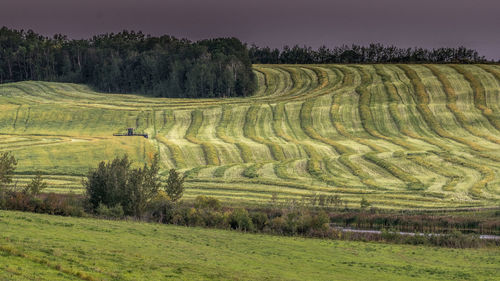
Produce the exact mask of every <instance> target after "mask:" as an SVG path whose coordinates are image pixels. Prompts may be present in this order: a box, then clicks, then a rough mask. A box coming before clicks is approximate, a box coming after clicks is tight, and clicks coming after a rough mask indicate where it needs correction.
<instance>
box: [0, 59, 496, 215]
mask: <svg viewBox="0 0 500 281" xmlns="http://www.w3.org/2000/svg"><path fill="white" fill-rule="evenodd" d="M254 70H255V73H256V75H257V82H258V90H257V92H256V94H255V95H254V96H252V97H247V98H225V99H164V98H149V97H144V96H139V95H126V94H102V93H97V92H94V91H92V90H91V89H90V88H88V87H86V86H84V85H77V84H67V83H49V82H33V81H27V82H19V83H10V84H3V85H0V152H3V151H11V152H12V153H13V154H14V155H15V156H16V158H18V159H19V165H18V169H17V174H18V175H17V176H16V181H15V183H13V185H16V182H17V186H18V187H19V186H22V185H24V184H26V183H27V182H28V181H29V179H30V178H31V177H32V176H33V175H34V174H36V173H37V172H41V173H42V174H44V175H46V176H47V177H48V182H49V188H48V189H47V191H48V192H50V191H55V192H76V193H81V192H83V190H82V188H81V185H80V182H81V177H82V176H84V175H85V174H86V172H87V171H88V169H89V168H91V167H95V166H96V165H97V163H98V162H99V161H102V160H109V159H112V158H114V157H115V156H120V155H122V154H124V153H128V154H129V155H130V157H131V158H132V159H133V160H134V161H136V162H138V163H140V164H142V163H144V162H147V161H148V160H149V159H151V157H152V155H154V153H156V152H158V153H160V157H161V161H162V165H163V169H162V172H161V173H162V175H166V172H167V170H168V169H170V168H176V169H180V170H181V171H183V172H186V173H187V174H188V175H189V177H188V179H187V187H188V189H187V191H186V198H193V197H195V196H196V195H199V194H204V195H213V196H216V197H218V198H220V199H223V200H227V201H231V200H235V201H234V202H238V204H249V205H255V204H256V205H259V204H266V203H267V202H268V200H269V198H271V196H272V194H274V193H276V194H278V197H279V198H281V200H291V199H296V200H299V199H301V198H302V197H304V196H309V195H312V194H314V193H315V192H320V193H324V194H330V195H331V194H336V195H339V196H340V197H341V198H342V199H344V200H345V201H346V202H347V203H348V205H349V206H356V205H357V204H359V202H360V200H361V198H362V197H365V198H366V199H367V200H368V201H369V202H371V203H372V205H373V206H375V207H379V208H392V209H401V208H413V209H422V208H424V209H434V208H455V207H480V206H498V204H499V203H500V127H498V124H500V123H498V120H500V106H499V103H500V68H499V67H498V66H491V65H390V64H388V65H375V66H374V65H255V66H254ZM128 127H133V128H136V130H137V131H140V132H144V133H148V134H149V136H150V137H149V138H148V139H145V138H142V137H113V133H118V132H125V129H126V128H128ZM49 176H50V177H49ZM63 176H66V177H67V178H65V179H64V180H59V179H56V178H54V177H63ZM51 177H52V178H51ZM409 195H411V197H408V196H409ZM428 199H431V200H428Z"/></svg>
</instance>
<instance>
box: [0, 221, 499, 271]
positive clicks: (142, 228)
mask: <svg viewBox="0 0 500 281" xmlns="http://www.w3.org/2000/svg"><path fill="white" fill-rule="evenodd" d="M0 229H2V231H1V232H0V280H13V279H15V280H32V279H36V280H72V279H74V280H79V279H87V280H101V279H103V280H114V279H119V280H165V279H172V280H213V279H217V280H228V279H231V280H366V279H367V278H368V279H370V280H408V279H409V278H411V279H412V280H493V279H494V278H495V276H496V274H498V264H499V263H500V252H499V250H498V249H477V250H455V249H442V248H429V247H416V246H403V245H389V244H387V245H386V244H380V243H362V242H345V241H328V240H319V239H303V238H289V237H275V236H268V235H256V234H243V233H239V232H231V231H222V230H209V229H200V228H184V227H176V226H165V225H156V224H144V223H135V222H115V221H103V220H95V219H80V218H67V217H57V216H47V215H39V214H29V213H20V212H7V211H1V212H0Z"/></svg>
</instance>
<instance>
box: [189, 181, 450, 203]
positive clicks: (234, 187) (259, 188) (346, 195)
mask: <svg viewBox="0 0 500 281" xmlns="http://www.w3.org/2000/svg"><path fill="white" fill-rule="evenodd" d="M189 182H190V183H197V184H196V187H195V188H194V189H198V190H210V194H214V193H217V194H222V193H224V194H227V195H228V196H232V195H234V194H235V193H239V194H241V193H245V192H246V193H255V194H263V196H262V197H263V198H269V197H270V196H271V194H270V190H269V187H267V186H273V187H275V186H276V185H275V184H273V183H266V182H263V183H261V182H256V181H253V180H238V181H204V180H199V181H189ZM280 183H282V182H280ZM221 184H224V185H229V184H231V185H230V186H227V187H226V186H221ZM241 184H250V185H252V186H248V187H245V186H242V187H238V185H240V186H241ZM285 184H286V183H285ZM284 187H286V188H287V189H289V190H283V194H288V195H289V196H295V197H297V196H303V195H311V193H310V192H315V193H317V194H325V195H335V194H337V195H340V196H342V198H343V200H346V201H349V202H351V200H353V202H355V203H358V204H359V195H360V194H369V195H370V198H371V199H373V200H371V201H373V202H374V203H375V202H378V203H379V204H382V205H391V206H393V205H396V206H406V207H422V206H427V207H431V208H432V207H440V206H444V205H445V204H449V203H446V202H443V201H442V200H437V199H434V198H422V197H413V196H411V197H407V196H404V195H400V196H397V195H396V196H387V197H386V196H385V195H379V194H374V193H367V192H366V190H359V191H357V192H352V191H353V190H349V189H336V188H335V189H330V190H324V189H317V188H309V187H305V188H301V187H295V186H289V185H285V186H284ZM189 189H193V188H189V187H188V190H189ZM295 190H296V191H295ZM280 194H282V193H281V192H280ZM264 195H267V196H264ZM395 200H401V201H395Z"/></svg>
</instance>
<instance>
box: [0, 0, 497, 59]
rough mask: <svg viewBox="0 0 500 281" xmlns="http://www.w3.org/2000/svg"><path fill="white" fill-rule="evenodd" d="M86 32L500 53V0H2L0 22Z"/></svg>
mask: <svg viewBox="0 0 500 281" xmlns="http://www.w3.org/2000/svg"><path fill="white" fill-rule="evenodd" d="M4 25H5V26H8V27H11V28H17V29H21V28H23V29H33V30H35V31H36V32H38V33H42V34H44V35H53V34H54V33H62V34H66V35H68V36H69V37H71V38H82V37H85V38H86V37H89V36H91V35H93V34H98V33H104V32H117V31H121V30H123V29H128V30H132V29H133V30H142V31H143V32H144V33H150V34H153V35H160V34H169V35H174V36H176V37H180V38H188V39H191V40H198V39H204V38H212V37H221V36H224V37H226V36H235V37H238V38H240V39H241V40H242V41H244V42H247V43H255V44H257V45H259V46H266V45H267V46H271V47H282V46H283V45H285V44H288V45H294V44H299V45H304V44H306V45H310V46H312V47H314V48H316V47H319V46H320V45H322V44H325V45H326V46H329V47H332V46H336V45H341V44H351V43H356V44H368V43H370V42H378V43H384V44H395V45H397V46H400V47H412V46H422V47H427V48H432V47H440V46H450V47H454V46H458V45H465V46H466V47H470V48H474V49H476V50H478V51H479V52H480V53H481V54H483V55H485V56H486V57H488V58H494V59H500V0H308V1H297V0H244V1H243V0H81V1H77V0H0V26H4Z"/></svg>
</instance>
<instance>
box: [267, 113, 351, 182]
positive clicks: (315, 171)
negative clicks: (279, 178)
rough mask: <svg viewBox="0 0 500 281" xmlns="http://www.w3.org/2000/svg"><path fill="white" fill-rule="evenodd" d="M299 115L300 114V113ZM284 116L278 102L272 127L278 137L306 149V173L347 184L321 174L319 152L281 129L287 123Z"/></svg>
mask: <svg viewBox="0 0 500 281" xmlns="http://www.w3.org/2000/svg"><path fill="white" fill-rule="evenodd" d="M301 112H302V110H301ZM301 116H302V113H301ZM285 118H286V116H285V108H284V104H283V103H279V104H277V105H276V106H275V108H274V110H273V129H274V132H275V134H276V135H277V136H278V137H280V138H282V139H284V140H285V141H287V142H291V143H294V144H295V145H297V147H300V146H302V147H303V149H304V150H305V151H306V154H307V156H308V158H309V160H308V161H309V162H308V169H307V171H308V173H309V174H310V175H311V176H312V177H315V178H319V179H320V180H321V181H324V182H327V183H329V184H330V183H332V184H335V185H340V186H347V185H346V184H345V183H340V182H339V181H338V180H336V179H333V178H330V177H326V176H325V175H324V174H323V172H322V170H321V168H320V163H321V162H322V161H323V159H322V158H321V157H320V154H319V153H318V152H317V151H316V149H315V148H314V147H313V146H312V145H310V144H307V143H304V142H301V141H298V140H297V139H295V138H293V137H291V136H290V135H288V134H287V133H285V131H284V130H283V128H282V126H281V125H282V124H283V123H285V126H286V123H288V120H285ZM278 168H279V167H277V168H276V169H278ZM283 173H284V174H285V176H284V177H285V178H287V179H291V178H292V179H293V178H294V177H290V176H289V175H287V173H286V172H283Z"/></svg>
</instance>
